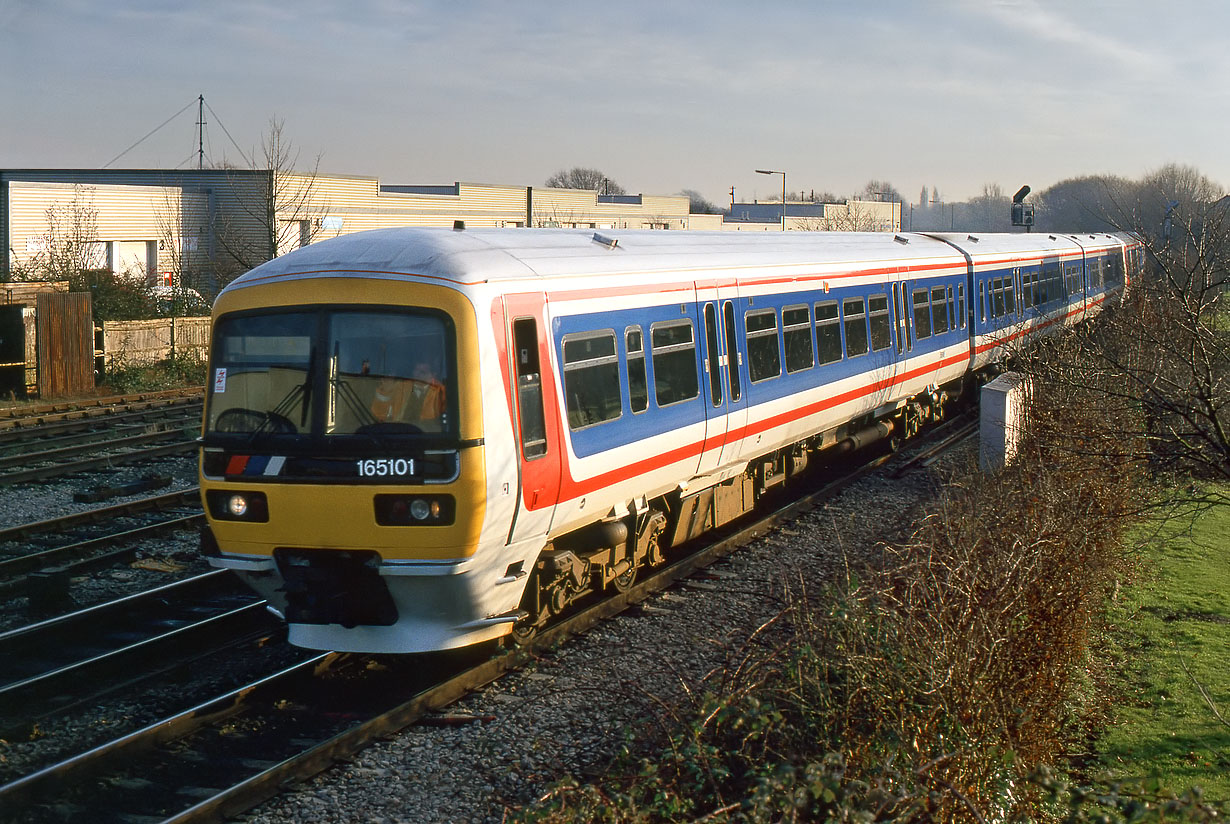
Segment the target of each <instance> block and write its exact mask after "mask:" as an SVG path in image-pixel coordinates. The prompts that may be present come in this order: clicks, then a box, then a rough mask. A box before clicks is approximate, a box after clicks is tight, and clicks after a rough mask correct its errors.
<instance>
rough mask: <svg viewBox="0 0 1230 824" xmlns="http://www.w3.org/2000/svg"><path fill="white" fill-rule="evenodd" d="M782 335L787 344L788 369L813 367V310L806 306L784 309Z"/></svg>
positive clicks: (798, 370)
mask: <svg viewBox="0 0 1230 824" xmlns="http://www.w3.org/2000/svg"><path fill="white" fill-rule="evenodd" d="M782 337H783V339H784V342H785V344H786V371H787V372H801V371H803V370H804V369H811V367H812V364H813V360H812V350H811V311H810V310H808V308H807V307H806V306H791V307H787V308H786V309H783V310H782Z"/></svg>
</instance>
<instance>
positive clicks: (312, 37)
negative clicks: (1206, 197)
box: [0, 0, 1230, 206]
mask: <svg viewBox="0 0 1230 824" xmlns="http://www.w3.org/2000/svg"><path fill="white" fill-rule="evenodd" d="M198 95H203V96H204V98H205V102H206V104H208V107H209V109H208V110H207V111H206V118H205V119H206V124H205V151H206V157H207V160H212V161H214V162H219V161H223V160H226V161H229V162H232V163H239V164H242V165H246V163H245V161H244V157H245V156H246V157H249V158H250V157H252V156H253V154H259V150H260V145H261V140H262V137H263V136H264V135H266V134H267V133H268V130H269V126H270V123H271V121H273V120H278V121H280V122H281V123H282V133H283V136H284V138H285V139H287V140H289V141H290V142H291V143H292V144H293V147H294V148H295V149H296V150H297V152H298V164H297V165H298V166H299V167H300V168H301V169H305V170H310V169H311V168H312V167H314V166H317V164H318V168H319V170H320V171H321V172H327V173H336V174H348V175H364V176H371V177H377V178H379V179H380V181H381V182H382V183H403V184H405V183H416V184H445V183H452V182H454V181H464V182H471V183H496V184H510V185H519V186H528V185H535V186H538V185H542V184H543V183H544V182H545V180H546V179H547V178H548V177H549V176H550V175H552V174H553V173H555V172H557V171H560V170H562V169H567V168H571V167H573V166H586V167H593V168H597V169H600V170H601V171H602V172H604V173H605V174H606V175H607V176H608V177H609V178H611V179H612V180H614V181H616V182H617V183H619V184H620V185H621V186H623V188H624V189H625V190H627V191H628V192H630V193H637V192H641V193H645V194H677V193H679V192H680V191H682V190H684V189H692V190H696V191H698V192H700V193H701V194H702V195H704V196H705V197H706V198H708V199H709V200H710V201H712V202H713V203H715V204H717V205H719V206H724V205H728V204H729V203H730V199H731V194H730V190H731V188H732V187H734V189H735V196H736V198H737V199H738V200H740V201H745V200H753V199H757V198H760V199H765V198H769V197H773V196H774V195H775V194H776V196H778V197H780V192H781V187H782V179H781V176H780V175H768V176H766V175H758V174H756V172H755V170H756V169H769V170H778V171H784V172H785V173H786V186H787V188H788V189H789V190H790V191H792V192H795V193H799V192H807V193H810V192H811V191H813V190H815V191H817V192H820V191H825V192H832V193H834V194H836V195H839V196H845V195H850V194H852V193H854V192H857V191H858V190H860V189H862V188H863V186H864V185H865V184H866V183H867V182H868V181H870V180H880V181H887V182H888V183H890V184H891V185H892V186H893V187H894V188H896V189H897V190H898V191H899V192H900V193H901V194H902V195H903V196H904V197H905V199H906V200H907V201H909V202H917V201H918V199H919V195H920V192H921V189H922V187H923V186H926V187H928V189H929V196H930V197H932V198H934V199H938V200H941V201H945V202H951V201H960V200H965V199H967V198H969V197H973V196H976V195H979V194H981V193H982V192H983V188H984V186H986V185H988V184H997V185H999V186H1000V187H1001V188H1002V190H1003V191H1004V193H1005V194H1011V193H1013V192H1015V191H1016V190H1017V189H1018V188H1019V187H1020V186H1021V185H1022V184H1028V185H1030V186H1032V187H1033V189H1034V190H1035V191H1041V190H1043V189H1045V188H1046V187H1048V186H1050V185H1052V184H1054V183H1057V182H1059V181H1061V180H1064V179H1066V178H1070V177H1074V176H1078V175H1090V174H1114V175H1121V176H1124V177H1128V178H1139V177H1141V176H1142V175H1144V174H1147V173H1148V172H1150V171H1153V170H1155V169H1157V168H1159V167H1161V166H1163V165H1165V164H1167V163H1179V164H1183V165H1188V166H1191V167H1194V168H1195V169H1197V170H1198V171H1200V172H1202V173H1203V174H1205V175H1207V176H1208V177H1209V178H1211V179H1212V180H1214V181H1217V182H1219V185H1224V184H1223V183H1221V182H1224V181H1230V150H1228V144H1230V141H1228V140H1227V135H1228V132H1230V129H1228V128H1227V126H1228V122H1227V121H1228V119H1230V106H1228V105H1227V103H1228V102H1230V101H1228V97H1230V3H1226V2H1224V0H1172V2H1169V3H1161V2H1158V0H1121V1H1120V2H1112V0H879V2H867V1H866V0H843V2H829V0H812V1H811V2H804V1H803V0H793V1H785V2H774V1H773V0H740V2H728V0H653V2H649V0H606V2H602V3H598V2H590V0H566V1H563V2H556V1H555V0H535V2H528V0H524V1H523V2H516V1H515V0H503V1H502V2H496V1H495V0H422V2H415V1H414V0H401V1H400V2H399V0H345V2H337V1H336V0H333V1H332V2H326V1H325V0H297V2H285V1H284V0H283V2H271V0H210V1H209V2H198V3H192V2H170V0H106V1H105V2H98V0H0V103H2V107H0V168H9V169H12V168H60V167H63V168H98V167H102V166H104V165H108V164H109V167H110V168H161V167H170V168H174V167H180V168H183V167H190V166H194V165H195V163H196V143H197V134H198V128H197V124H196V121H197V107H196V100H197V97H198ZM177 113H178V114H177ZM168 120H169V121H170V122H167V121H168ZM164 123H165V125H162V124H164ZM160 125H161V128H158V127H159V126H160ZM151 132H152V134H151ZM147 135H148V137H147ZM142 138H145V139H144V140H143V141H142ZM139 141H140V142H139ZM138 142H139V144H138ZM134 144H138V145H136V147H135V148H131V149H130V147H132V146H133V145H134ZM126 150H128V151H127V152H126ZM125 152H126V153H125Z"/></svg>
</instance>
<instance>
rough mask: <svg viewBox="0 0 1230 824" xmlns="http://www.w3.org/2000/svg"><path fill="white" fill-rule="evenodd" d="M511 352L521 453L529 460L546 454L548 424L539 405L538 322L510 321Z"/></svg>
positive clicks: (540, 388) (540, 397) (540, 398)
mask: <svg viewBox="0 0 1230 824" xmlns="http://www.w3.org/2000/svg"><path fill="white" fill-rule="evenodd" d="M513 355H514V357H515V359H516V369H517V406H518V411H519V412H520V416H521V421H520V425H521V455H522V457H523V458H525V460H527V461H532V460H534V459H535V458H541V457H542V456H543V455H545V454H547V427H546V419H545V417H544V415H543V409H542V372H541V370H540V369H539V368H538V323H537V321H535V320H534V319H533V318H521V319H520V320H515V321H513Z"/></svg>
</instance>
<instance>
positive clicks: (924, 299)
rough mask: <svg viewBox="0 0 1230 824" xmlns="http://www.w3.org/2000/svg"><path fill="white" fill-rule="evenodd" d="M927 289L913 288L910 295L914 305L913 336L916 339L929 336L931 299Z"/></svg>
mask: <svg viewBox="0 0 1230 824" xmlns="http://www.w3.org/2000/svg"><path fill="white" fill-rule="evenodd" d="M929 295H930V292H929V291H928V290H927V289H915V290H914V291H913V292H912V293H911V295H910V302H911V303H912V304H913V306H914V337H915V339H917V340H922V339H923V338H929V337H931V301H930V300H929Z"/></svg>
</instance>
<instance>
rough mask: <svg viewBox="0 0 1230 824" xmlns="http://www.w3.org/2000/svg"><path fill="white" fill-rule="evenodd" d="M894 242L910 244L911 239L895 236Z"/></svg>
mask: <svg viewBox="0 0 1230 824" xmlns="http://www.w3.org/2000/svg"><path fill="white" fill-rule="evenodd" d="M893 240H895V241H897V242H898V243H909V242H910V239H909V238H908V237H902V236H901V235H893Z"/></svg>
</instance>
